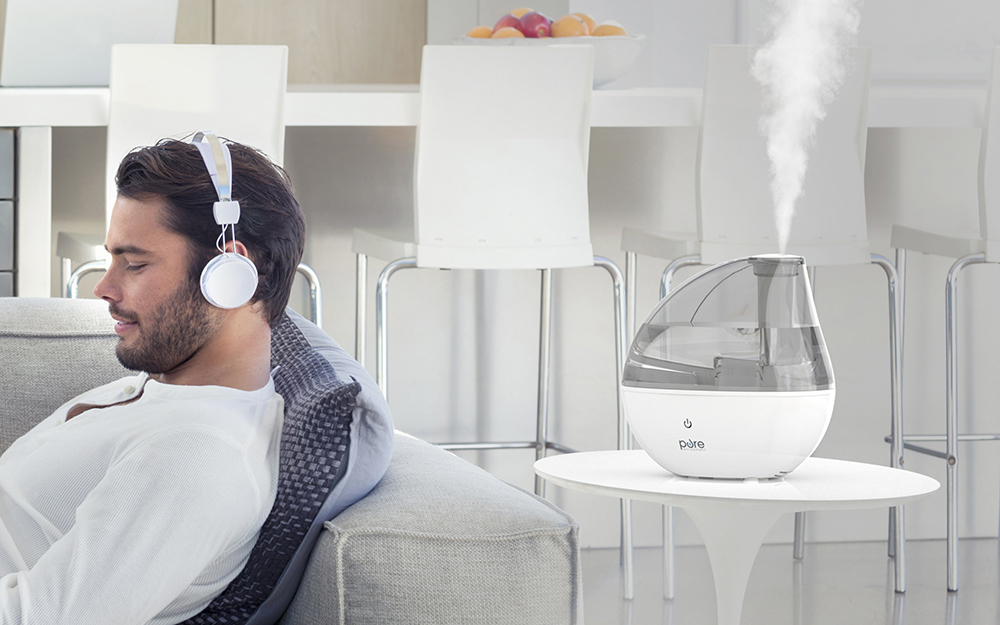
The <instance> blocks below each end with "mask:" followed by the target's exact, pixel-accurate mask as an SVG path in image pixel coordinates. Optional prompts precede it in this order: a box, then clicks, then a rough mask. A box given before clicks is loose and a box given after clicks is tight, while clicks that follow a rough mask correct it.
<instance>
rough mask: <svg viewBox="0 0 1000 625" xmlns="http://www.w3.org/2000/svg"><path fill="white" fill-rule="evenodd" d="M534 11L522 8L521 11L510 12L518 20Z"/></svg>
mask: <svg viewBox="0 0 1000 625" xmlns="http://www.w3.org/2000/svg"><path fill="white" fill-rule="evenodd" d="M532 11H534V9H529V8H526V7H521V8H520V9H514V10H513V11H511V12H510V14H511V15H513V16H514V17H516V18H518V19H521V17H523V16H524V14H525V13H531V12H532Z"/></svg>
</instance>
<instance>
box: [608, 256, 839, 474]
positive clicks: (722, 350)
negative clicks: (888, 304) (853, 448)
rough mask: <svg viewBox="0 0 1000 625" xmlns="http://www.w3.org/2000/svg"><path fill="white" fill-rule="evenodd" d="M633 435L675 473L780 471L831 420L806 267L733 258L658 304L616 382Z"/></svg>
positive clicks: (806, 451)
mask: <svg viewBox="0 0 1000 625" xmlns="http://www.w3.org/2000/svg"><path fill="white" fill-rule="evenodd" d="M622 399H623V402H624V404H625V415H626V417H627V419H628V422H629V425H630V426H631V428H632V432H633V434H634V435H635V437H636V440H638V441H639V444H640V445H642V448H643V449H644V450H646V453H648V454H649V455H650V457H652V458H653V460H655V461H656V462H657V463H659V464H660V465H661V466H662V467H664V468H665V469H667V470H668V471H670V472H672V473H675V474H677V475H683V476H689V477H712V478H730V479H741V478H748V477H755V478H772V477H778V476H782V475H785V474H786V473H788V472H789V471H791V470H793V469H794V468H795V467H797V466H798V465H799V464H800V463H801V462H802V461H803V460H805V459H806V458H807V457H809V455H810V454H812V452H813V451H815V449H816V447H817V446H818V445H819V443H820V441H821V440H822V439H823V435H824V434H825V433H826V429H827V426H828V425H829V424H830V416H831V415H832V414H833V401H834V384H833V369H832V367H831V365H830V357H829V355H828V354H827V350H826V343H825V342H824V341H823V333H822V332H821V331H820V327H819V320H818V319H817V316H816V308H815V305H814V303H813V298H812V290H811V289H810V286H809V278H808V274H807V272H806V266H805V259H803V258H802V257H800V256H786V255H764V256H752V257H749V258H740V259H736V260H731V261H728V262H725V263H722V264H721V265H716V266H715V267H712V268H710V269H707V270H705V271H703V272H702V273H700V274H698V275H696V276H694V277H693V278H691V279H690V280H688V281H687V282H685V283H684V284H682V285H681V286H679V287H678V288H677V289H675V290H674V291H673V292H671V294H670V295H668V296H667V297H666V298H664V299H663V300H662V301H661V302H660V303H659V304H658V305H657V306H656V308H655V309H653V312H652V313H651V314H650V315H649V317H647V318H646V320H645V322H644V323H643V324H642V326H641V327H640V328H639V330H638V332H637V333H636V336H635V339H634V341H633V343H632V346H631V348H630V349H629V353H628V359H627V360H626V362H625V369H624V372H623V375H622Z"/></svg>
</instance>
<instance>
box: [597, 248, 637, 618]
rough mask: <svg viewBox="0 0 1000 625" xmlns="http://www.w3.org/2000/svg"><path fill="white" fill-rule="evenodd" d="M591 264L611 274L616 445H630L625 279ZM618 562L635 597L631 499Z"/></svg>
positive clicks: (613, 269)
mask: <svg viewBox="0 0 1000 625" xmlns="http://www.w3.org/2000/svg"><path fill="white" fill-rule="evenodd" d="M594 265H596V266H598V267H603V268H604V269H606V270H607V271H608V273H609V274H611V281H612V283H613V285H614V293H615V371H617V372H618V376H617V377H618V379H617V380H615V389H616V396H617V399H618V449H623V450H624V449H631V447H632V434H631V432H630V431H629V427H628V422H626V421H625V411H624V409H623V408H622V394H621V385H620V384H619V382H620V381H621V374H622V369H623V368H624V367H625V350H626V349H627V348H628V347H627V342H626V335H625V319H626V318H627V316H628V312H627V310H626V307H625V293H624V284H625V280H624V278H623V276H622V272H621V270H620V269H619V268H618V265H616V264H615V263H614V262H612V261H611V260H608V259H607V258H603V257H600V256H595V257H594ZM621 520H622V531H621V561H622V562H621V563H622V583H623V587H624V588H623V594H624V597H625V599H629V600H631V599H632V598H633V597H635V581H634V574H633V573H634V566H633V557H632V556H633V551H632V500H631V499H622V500H621Z"/></svg>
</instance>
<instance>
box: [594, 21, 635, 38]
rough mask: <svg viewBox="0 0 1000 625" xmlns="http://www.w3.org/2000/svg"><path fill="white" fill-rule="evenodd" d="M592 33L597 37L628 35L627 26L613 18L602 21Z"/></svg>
mask: <svg viewBox="0 0 1000 625" xmlns="http://www.w3.org/2000/svg"><path fill="white" fill-rule="evenodd" d="M591 34H592V35H593V36H595V37H628V33H627V32H625V27H623V26H622V25H621V24H619V23H618V22H615V21H613V20H608V21H606V22H602V23H601V25H600V26H598V27H597V28H595V29H594V32H592V33H591Z"/></svg>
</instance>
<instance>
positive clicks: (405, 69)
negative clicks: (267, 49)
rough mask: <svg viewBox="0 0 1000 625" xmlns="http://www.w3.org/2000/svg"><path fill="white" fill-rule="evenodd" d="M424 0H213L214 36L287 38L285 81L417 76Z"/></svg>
mask: <svg viewBox="0 0 1000 625" xmlns="http://www.w3.org/2000/svg"><path fill="white" fill-rule="evenodd" d="M426 16H427V0H297V1H295V2H287V1H282V0H215V43H217V44H285V45H287V46H288V82H289V83H293V84H302V83H313V84H330V83H415V82H419V80H420V51H421V47H422V46H423V45H424V41H425V39H426V30H427V28H426V20H427V17H426Z"/></svg>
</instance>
